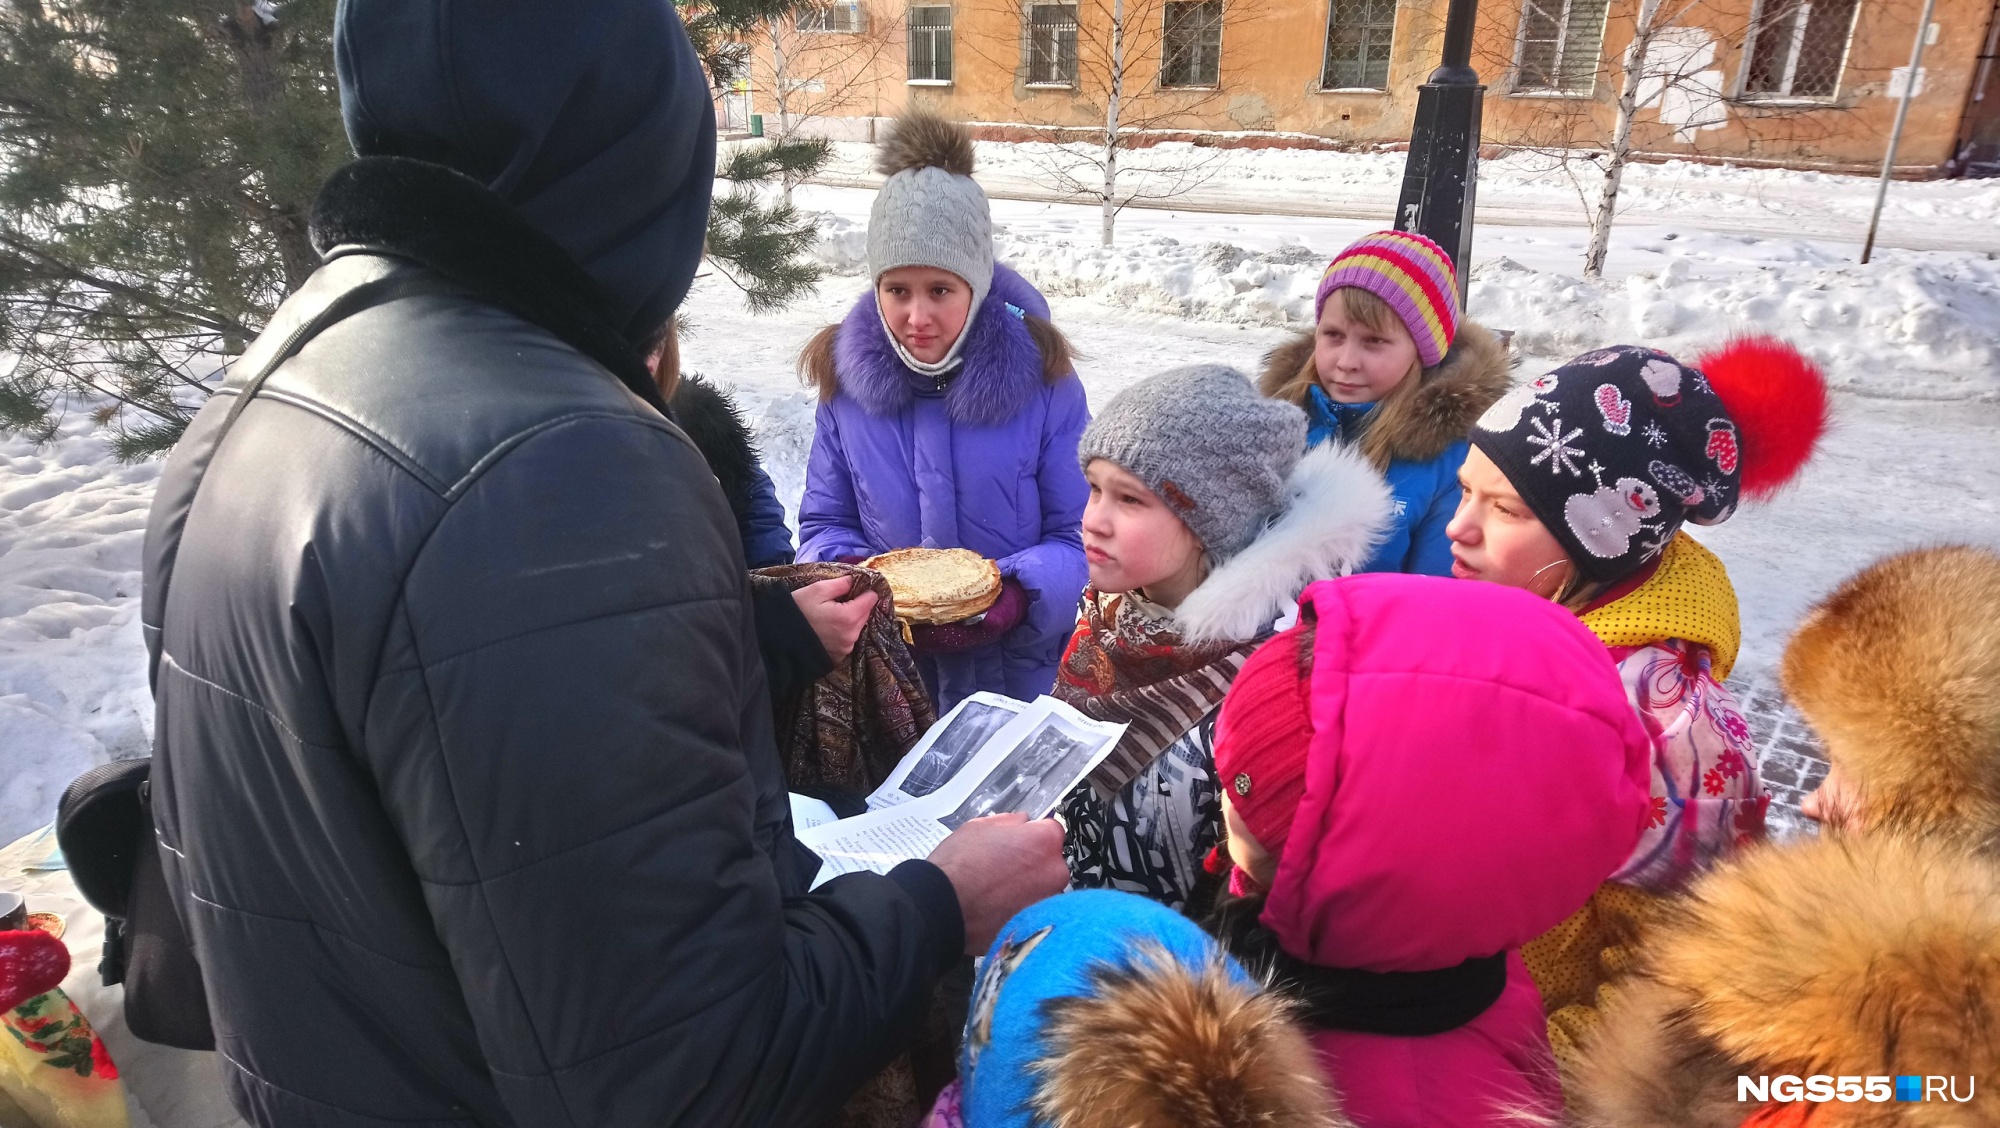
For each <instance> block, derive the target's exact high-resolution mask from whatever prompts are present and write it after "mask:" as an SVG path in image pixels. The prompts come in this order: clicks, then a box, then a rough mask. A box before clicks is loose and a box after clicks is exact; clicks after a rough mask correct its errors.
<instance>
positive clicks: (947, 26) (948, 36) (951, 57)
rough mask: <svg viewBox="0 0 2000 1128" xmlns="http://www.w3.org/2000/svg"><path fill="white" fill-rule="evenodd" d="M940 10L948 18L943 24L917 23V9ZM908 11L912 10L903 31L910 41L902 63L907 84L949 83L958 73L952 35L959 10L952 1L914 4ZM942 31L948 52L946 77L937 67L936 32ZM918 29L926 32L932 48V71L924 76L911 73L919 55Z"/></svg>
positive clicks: (942, 84) (923, 10) (921, 10)
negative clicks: (919, 24) (957, 10)
mask: <svg viewBox="0 0 2000 1128" xmlns="http://www.w3.org/2000/svg"><path fill="white" fill-rule="evenodd" d="M938 11H941V12H944V13H945V20H946V22H945V23H944V24H943V25H941V26H940V25H926V26H924V27H918V26H917V23H916V13H918V12H938ZM909 12H910V14H909V16H908V17H907V19H906V22H905V25H904V35H905V36H906V42H907V47H906V49H905V52H904V63H903V74H904V75H905V78H904V83H905V85H908V86H950V85H951V83H952V79H953V78H954V77H955V76H956V75H957V73H958V55H957V53H956V52H955V51H954V50H953V49H952V47H953V44H952V36H953V34H954V33H955V32H956V31H957V24H958V14H957V13H956V12H954V11H953V10H952V6H951V5H950V4H912V5H910V8H909ZM940 31H941V32H943V33H944V41H945V54H946V55H947V56H948V58H947V59H946V62H945V72H946V73H945V76H944V77H943V78H938V77H937V69H938V68H937V33H938V32H940ZM919 32H921V33H923V34H924V35H925V36H926V37H928V38H929V39H930V41H931V52H930V54H931V73H930V75H929V76H926V77H921V78H920V77H918V76H917V75H916V74H914V73H912V72H914V70H915V69H916V57H915V56H916V44H917V39H916V37H917V35H918V33H919Z"/></svg>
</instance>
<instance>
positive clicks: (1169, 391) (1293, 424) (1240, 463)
mask: <svg viewBox="0 0 2000 1128" xmlns="http://www.w3.org/2000/svg"><path fill="white" fill-rule="evenodd" d="M1305 450H1306V413H1305V412H1303V411H1301V410H1299V409H1298V408H1297V407H1294V406H1293V405H1291V404H1289V403H1286V402H1284V401H1283V400H1274V399H1266V398H1264V397H1263V396H1261V395H1258V394H1257V389H1256V388H1255V387H1254V386H1252V385H1251V383H1250V378H1249V377H1248V376H1245V375H1244V374H1243V373H1241V372H1238V371H1237V370H1236V369H1234V368H1230V367H1227V366H1226V365H1220V364H1195V365H1189V366H1188V367H1186V368H1176V369H1173V370H1171V371H1168V372H1162V373H1160V374H1159V375H1157V376H1151V377H1148V378H1146V379H1145V380H1142V381H1140V382H1139V383H1137V384H1134V385H1132V386H1131V387H1129V388H1127V389H1125V390H1124V391H1122V392H1120V393H1118V394H1117V395H1116V396H1114V397H1112V400H1111V402H1110V403H1108V404H1106V405H1105V407H1104V410H1103V411H1102V412H1099V413H1098V416H1097V418H1095V419H1093V420H1091V422H1090V426H1089V427H1087V428H1085V429H1084V432H1083V441H1082V442H1081V443H1080V444H1078V446H1077V461H1079V462H1080V463H1082V464H1083V466H1084V467H1085V468H1088V467H1089V466H1090V462H1091V460H1092V459H1096V458H1104V459H1109V460H1110V461H1112V462H1115V463H1117V464H1118V465H1119V466H1121V467H1123V468H1124V469H1125V470H1127V471H1129V472H1130V473H1131V474H1132V475H1133V476H1134V477H1136V478H1138V479H1139V480H1140V481H1142V482H1144V483H1146V488H1148V489H1150V490H1152V491H1153V492H1154V493H1155V494H1158V495H1159V497H1160V500H1162V501H1164V502H1166V503H1167V506H1168V508H1170V509H1172V510H1173V511H1174V513H1175V515H1176V516H1178V517H1180V519H1181V520H1182V521H1184V522H1186V523H1187V527H1188V528H1189V529H1191V530H1193V531H1194V535H1195V536H1198V537H1200V538H1201V543H1202V546H1203V547H1204V548H1206V549H1207V550H1208V554H1209V556H1210V557H1211V558H1212V559H1213V560H1214V561H1215V563H1217V564H1221V563H1222V562H1223V561H1226V560H1228V559H1229V558H1230V557H1232V556H1234V555H1236V554H1237V553H1238V552H1241V551H1242V550H1243V549H1244V548H1245V547H1246V546H1248V545H1249V544H1250V542H1251V541H1253V540H1256V539H1257V533H1258V532H1259V530H1261V529H1262V528H1263V527H1264V524H1265V522H1267V521H1269V520H1270V519H1271V517H1272V515H1273V514H1275V513H1277V512H1278V510H1279V508H1280V507H1281V506H1282V504H1283V502H1284V494H1285V479H1286V478H1288V477H1290V476H1291V473H1292V468H1293V467H1295V466H1297V465H1298V463H1299V459H1300V458H1301V457H1302V456H1303V455H1304V454H1305Z"/></svg>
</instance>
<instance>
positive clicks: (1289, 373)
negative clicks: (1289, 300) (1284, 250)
mask: <svg viewBox="0 0 2000 1128" xmlns="http://www.w3.org/2000/svg"><path fill="white" fill-rule="evenodd" d="M1312 364H1313V334H1312V333H1310V332H1306V333H1301V334H1299V335H1298V336H1296V337H1294V338H1292V339H1291V340H1290V341H1287V342H1285V343H1284V344H1282V345H1279V346H1278V347H1277V348H1275V349H1272V350H1271V351H1270V352H1269V353H1266V354H1265V355H1264V374H1263V375H1262V376H1260V377H1259V378H1258V380H1257V390H1258V391H1260V392H1263V393H1264V394H1265V395H1267V396H1270V397H1272V398H1273V399H1282V400H1286V401H1289V402H1291V403H1295V404H1298V405H1299V406H1300V407H1304V406H1305V401H1306V392H1307V389H1308V388H1310V387H1311V386H1312V385H1313V384H1314V383H1315V382H1316V381H1317V379H1318V377H1317V375H1316V374H1315V373H1314V371H1313V367H1312ZM1509 368H1510V365H1509V362H1508V358H1507V350H1506V348H1505V347H1504V346H1503V345H1501V343H1500V338H1498V337H1496V336H1494V335H1493V333H1492V332H1491V331H1490V330H1488V329H1486V328H1485V327H1484V326H1481V325H1476V324H1474V323H1472V322H1470V321H1461V322H1459V323H1458V335H1457V337H1456V338H1455V339H1454V340H1453V341H1452V345H1451V350H1450V351H1449V352H1447V353H1445V357H1444V360H1442V361H1440V362H1439V363H1438V364H1436V365H1434V366H1433V367H1430V368H1427V369H1425V370H1424V376H1423V383H1422V384H1421V385H1420V386H1419V387H1418V389H1417V394H1416V395H1415V396H1413V397H1411V398H1410V399H1408V400H1406V401H1404V404H1403V407H1402V409H1401V410H1398V411H1394V412H1391V411H1387V410H1385V409H1382V408H1377V409H1376V410H1375V412H1374V421H1373V422H1372V423H1370V424H1369V426H1370V428H1371V429H1374V428H1381V429H1383V432H1384V434H1383V437H1384V439H1385V440H1386V441H1387V443H1388V450H1389V457H1390V458H1393V459H1398V460H1404V461H1410V462H1427V461H1429V460H1431V459H1433V458H1436V457H1437V456H1438V455H1440V454H1443V453H1444V451H1445V448H1446V447H1448V446H1450V445H1451V444H1453V443H1455V442H1458V441H1460V440H1462V439H1464V438H1465V436H1466V435H1467V434H1469V433H1471V431H1472V425H1473V423H1475V422H1477V421H1478V419H1479V417H1480V415H1481V414H1483V413H1484V412H1485V411H1486V409H1487V408H1489V407H1491V406H1493V401H1495V400H1497V399H1499V398H1500V397H1501V396H1503V395H1505V394H1506V392H1507V388H1508V386H1509V384H1510V383H1511V382H1512V381H1511V377H1510V375H1509Z"/></svg>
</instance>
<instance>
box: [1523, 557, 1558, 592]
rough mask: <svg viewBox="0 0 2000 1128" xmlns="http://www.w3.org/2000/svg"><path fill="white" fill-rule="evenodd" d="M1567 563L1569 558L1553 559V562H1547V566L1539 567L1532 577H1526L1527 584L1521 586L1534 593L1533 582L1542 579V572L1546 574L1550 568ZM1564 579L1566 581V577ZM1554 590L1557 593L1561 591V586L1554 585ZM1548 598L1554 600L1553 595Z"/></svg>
mask: <svg viewBox="0 0 2000 1128" xmlns="http://www.w3.org/2000/svg"><path fill="white" fill-rule="evenodd" d="M1567 563H1569V558H1568V557H1566V556H1565V557H1558V558H1557V559H1554V560H1551V561H1549V562H1548V563H1547V564H1544V565H1542V566H1541V567H1539V568H1537V569H1535V573H1534V575H1532V576H1529V577H1528V582H1527V583H1526V584H1525V585H1523V586H1524V587H1526V588H1527V589H1528V590H1529V591H1534V590H1535V581H1536V580H1539V579H1541V578H1542V573H1543V572H1546V571H1548V570H1549V569H1550V568H1553V567H1555V566H1556V565H1558V564H1567ZM1564 578H1565V579H1567V578H1568V577H1564ZM1556 590H1557V591H1561V590H1562V585H1561V584H1557V585H1556ZM1549 598H1550V599H1554V598H1555V596H1554V595H1550V596H1549Z"/></svg>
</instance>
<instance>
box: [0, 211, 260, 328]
mask: <svg viewBox="0 0 2000 1128" xmlns="http://www.w3.org/2000/svg"><path fill="white" fill-rule="evenodd" d="M0 248H5V249H7V250H10V251H13V252H14V253H15V254H17V255H24V256H27V257H30V258H33V259H35V260H36V261H38V262H43V263H46V264H48V266H49V267H50V268H52V269H54V270H55V271H57V272H59V274H58V277H60V278H61V279H62V280H66V281H72V282H81V283H83V284H84V285H86V286H91V287H94V288H96V289H99V290H102V291H104V292H105V293H107V294H116V295H118V296H119V297H122V298H129V299H131V300H132V301H135V302H138V303H139V304H140V305H143V306H145V307H146V308H148V309H152V310H156V311H158V312H160V313H163V314H166V315H168V316H170V317H176V318H179V319H181V320H183V321H191V322H193V323H195V324H197V325H202V326H205V327H207V328H209V329H212V330H214V331H215V332H217V333H227V334H236V335H242V336H247V337H254V336H256V335H257V330H256V329H253V328H251V327H250V326H248V325H245V324H243V323H242V322H240V321H237V320H235V319H234V318H230V317H225V316H223V315H221V314H217V313H213V312H210V311H205V310H197V309H189V308H188V307H186V306H181V305H178V304H176V303H174V302H170V301H167V300H165V299H163V298H161V297H159V296H158V295H156V294H152V293H149V292H147V291H145V290H141V289H139V288H137V287H135V286H128V285H126V284H125V283H123V282H119V281H116V280H114V279H110V278H106V277H103V276H102V275H100V274H97V273H95V272H93V271H89V270H85V269H83V268H82V267H79V266H76V265H74V264H72V263H67V262H64V261H62V260H61V259H58V258H56V257H55V256H54V255H51V254H49V253H48V252H47V251H44V250H43V249H41V248H40V247H37V246H35V245H34V244H32V243H29V242H26V241H24V240H21V239H19V238H17V237H15V236H13V235H11V234H9V233H6V232H0ZM45 277H46V275H45Z"/></svg>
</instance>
